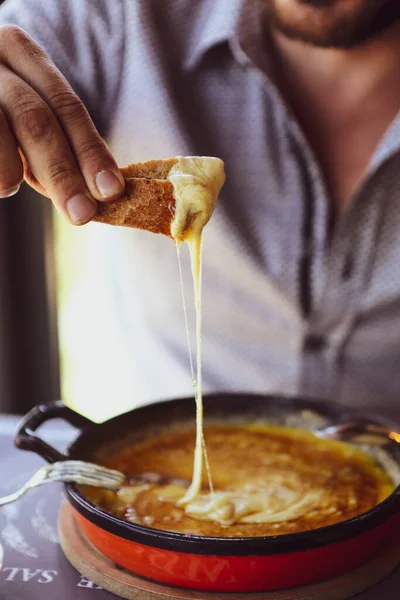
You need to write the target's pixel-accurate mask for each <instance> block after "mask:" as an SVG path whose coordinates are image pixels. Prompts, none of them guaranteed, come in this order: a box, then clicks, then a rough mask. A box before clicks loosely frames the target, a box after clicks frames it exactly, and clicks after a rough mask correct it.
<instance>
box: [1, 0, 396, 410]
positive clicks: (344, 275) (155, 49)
mask: <svg viewBox="0 0 400 600" xmlns="http://www.w3.org/2000/svg"><path fill="white" fill-rule="evenodd" d="M246 4H248V6H246ZM0 22H2V23H6V22H12V23H18V24H20V25H21V26H22V27H23V28H24V29H26V30H27V31H28V32H29V33H30V34H31V35H32V36H33V37H34V38H35V39H36V40H37V41H38V42H39V43H40V44H41V45H42V46H43V47H44V48H45V50H46V51H47V52H48V53H49V54H50V56H51V57H52V58H53V60H54V61H55V62H56V64H57V65H58V67H59V68H60V69H61V70H62V71H63V72H64V73H65V74H66V76H67V77H68V79H69V80H70V82H71V83H72V85H73V86H74V88H75V89H76V91H77V92H78V94H79V95H80V96H81V97H82V99H83V100H84V101H85V103H86V104H87V106H88V108H89V110H90V112H91V114H92V116H93V118H94V120H95V122H96V124H97V125H98V127H99V128H100V131H101V132H102V133H103V135H104V136H105V137H106V139H107V141H108V143H109V146H110V147H111V149H112V151H113V153H114V155H115V157H116V160H117V161H118V163H119V164H121V165H124V164H127V163H129V162H134V161H139V160H146V159H150V158H157V157H160V158H161V157H169V156H174V155H178V154H180V155H191V154H197V155H199V154H204V155H215V156H219V157H221V158H222V159H223V160H224V161H225V164H226V171H227V182H226V185H225V187H224V189H223V192H222V194H221V198H220V201H219V204H218V207H217V209H216V211H215V214H214V217H213V218H212V220H211V222H210V224H209V225H208V226H207V230H206V233H205V243H204V287H203V295H204V384H205V389H206V390H251V391H264V392H283V393H285V394H305V395H308V396H313V397H317V398H323V399H331V400H335V401H337V402H340V403H344V404H346V405H348V406H358V407H366V408H367V409H378V410H380V411H383V412H386V413H394V412H395V411H397V410H399V409H400V407H399V409H398V405H399V399H398V393H399V389H400V352H399V350H400V272H399V267H398V263H399V259H400V234H399V231H398V229H399V224H400V157H399V153H398V150H399V143H400V118H397V119H396V120H395V121H394V122H393V123H392V125H391V126H390V128H389V129H388V130H387V132H386V133H385V135H384V136H383V139H382V140H381V142H380V144H379V146H378V147H377V149H376V151H375V153H374V155H373V157H372V159H371V162H370V165H369V167H368V172H367V173H366V176H365V179H364V182H363V184H362V185H361V186H360V188H359V189H358V191H357V192H356V193H355V194H354V197H353V198H352V200H351V203H350V206H349V207H348V209H347V210H346V212H345V213H344V214H343V215H342V216H341V217H340V218H339V220H338V222H337V224H336V226H335V229H334V232H333V234H332V235H331V234H330V231H329V212H330V204H331V202H330V198H329V192H328V190H327V189H326V186H325V183H324V179H323V176H322V174H321V170H320V167H319V165H318V162H317V161H316V160H315V157H314V156H313V153H312V150H311V149H310V146H309V144H308V142H307V140H306V139H305V137H304V135H303V133H302V131H301V128H300V127H299V125H298V123H297V122H296V120H295V118H294V117H293V115H292V114H291V112H290V110H289V108H288V107H287V105H286V104H285V102H284V100H283V99H282V97H281V95H280V93H279V91H278V90H277V88H276V86H275V85H274V83H273V81H272V80H271V79H270V78H269V76H268V63H269V60H270V56H269V54H268V50H267V47H266V46H265V44H264V43H263V42H262V34H261V20H260V16H259V7H258V3H257V2H255V1H254V0H253V1H252V2H248V3H243V2H240V1H239V0H201V1H200V0H198V1H196V2H193V0H164V1H163V2H160V1H159V0H111V1H110V0H59V1H54V0H6V2H5V5H4V6H3V7H2V8H1V9H0ZM89 229H90V233H89V234H88V235H89V237H90V244H91V248H92V250H93V253H92V254H91V255H90V256H91V261H92V262H91V265H92V270H91V273H92V276H91V279H90V281H88V282H86V285H88V286H91V289H92V291H93V289H95V290H96V298H97V299H98V302H96V306H93V305H92V306H91V307H90V308H89V307H85V306H84V302H82V315H83V318H82V327H87V328H90V327H91V326H92V327H93V335H94V336H97V337H96V339H97V342H96V345H97V346H98V348H102V349H101V350H99V352H98V355H99V356H97V355H96V357H95V358H94V357H93V356H92V357H90V356H87V357H86V360H87V363H86V368H89V369H90V368H91V367H90V364H91V361H95V362H96V361H100V362H96V368H94V367H93V372H96V374H97V377H98V378H99V381H100V382H103V383H104V386H105V387H106V388H107V385H109V387H110V390H109V391H110V394H113V395H114V396H115V395H116V394H120V395H121V396H122V402H123V403H125V405H126V408H129V406H130V405H132V404H134V403H139V402H148V401H152V400H155V399H158V398H164V397H171V396H174V395H186V394H190V391H191V381H190V375H189V369H188V358H187V349H186V340H185V334H184V326H183V317H182V304H181V299H180V288H179V282H178V277H177V275H178V269H177V261H176V252H175V248H174V246H173V244H171V241H170V240H168V239H167V238H162V237H158V236H154V235H150V234H148V233H146V232H140V231H134V230H129V229H123V228H121V229H120V228H111V227H106V226H102V225H90V226H89ZM184 271H185V278H186V280H187V282H188V283H187V285H186V288H187V293H188V304H190V299H191V294H190V285H189V282H190V279H189V277H190V275H189V270H188V265H187V261H186V260H185V265H184ZM93 286H94V287H93ZM96 286H97V287H96ZM82 297H84V294H83V296H82ZM85 311H86V312H85ZM93 314H94V315H95V316H96V318H94V317H93ZM99 316H102V317H103V318H102V323H103V327H104V328H105V329H102V328H101V327H99V326H98V325H97V327H96V326H95V324H96V323H97V324H98V323H99V321H98V317H99ZM91 318H92V321H91ZM90 323H93V325H90ZM192 329H193V328H192ZM106 330H107V331H108V330H109V331H110V332H112V333H111V334H110V335H111V336H112V340H113V341H112V344H113V345H112V347H111V346H110V345H108V346H107V347H106V345H104V347H102V340H103V342H104V340H105V339H111V338H106V334H105V333H104V331H106ZM111 352H114V353H117V354H118V356H119V357H120V358H119V360H116V361H114V363H113V367H112V373H111V378H110V373H109V371H110V369H108V373H107V375H108V377H109V378H110V379H109V380H107V381H108V383H107V381H106V379H104V380H102V377H106V372H107V364H109V363H108V362H107V361H108V357H109V355H110V353H111ZM100 356H101V357H102V358H101V359H100ZM101 361H102V362H101ZM88 365H89V366H88ZM110 382H111V383H110ZM112 382H114V384H115V385H114V386H113V385H112ZM104 386H103V387H104ZM399 412H400V410H399Z"/></svg>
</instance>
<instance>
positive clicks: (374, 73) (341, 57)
mask: <svg viewBox="0 0 400 600" xmlns="http://www.w3.org/2000/svg"><path fill="white" fill-rule="evenodd" d="M272 35H273V39H274V42H275V46H276V49H277V52H278V56H279V58H280V62H281V63H282V66H283V67H284V69H283V77H286V76H289V79H290V80H291V83H295V82H296V83H297V84H299V85H300V87H301V88H305V89H306V90H307V89H308V90H309V91H310V92H312V91H313V90H314V91H315V93H318V94H319V95H321V96H322V97H325V99H328V98H331V99H332V101H337V99H338V96H339V97H340V101H341V102H343V101H346V99H348V101H352V102H354V103H358V102H360V100H361V99H362V97H363V96H364V95H366V94H369V93H371V92H372V91H374V90H379V89H382V85H385V86H387V85H389V86H393V84H394V80H393V78H394V77H395V78H396V79H397V78H399V75H400V23H396V24H395V25H394V26H392V27H391V28H390V29H388V30H387V31H385V32H384V33H382V34H381V35H380V36H377V37H376V38H374V39H373V40H371V41H370V42H369V43H365V44H363V45H361V46H359V47H356V48H351V49H341V48H340V49H337V48H321V47H316V46H313V45H311V44H306V43H304V42H300V41H297V40H293V39H289V38H287V37H286V36H284V35H283V34H280V33H278V32H273V33H272Z"/></svg>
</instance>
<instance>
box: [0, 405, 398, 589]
mask: <svg viewBox="0 0 400 600" xmlns="http://www.w3.org/2000/svg"><path fill="white" fill-rule="evenodd" d="M17 423H18V418H17V417H12V416H6V415H3V416H0V473H1V481H0V495H6V494H9V493H11V492H13V491H15V490H16V489H18V488H19V487H20V486H21V485H22V484H23V483H25V481H26V480H27V479H29V477H30V476H31V475H32V474H33V473H34V472H35V470H36V469H37V468H39V467H40V466H42V465H43V461H42V459H40V458H39V457H38V456H36V455H34V454H31V453H29V452H23V451H21V450H16V449H15V448H14V445H13V434H14V431H15V429H16V426H17ZM40 434H41V437H43V438H44V439H46V440H47V441H49V443H51V444H52V445H54V446H55V447H57V448H58V449H60V450H63V449H64V448H65V447H66V445H67V444H68V443H69V442H70V441H72V440H73V439H74V436H75V435H76V431H75V430H73V429H72V428H70V427H69V426H68V425H66V424H64V423H63V424H58V423H57V422H55V421H53V422H51V423H47V424H46V425H44V426H43V427H42V429H41V432H40ZM62 497H63V490H62V486H61V485H59V484H49V485H45V486H42V487H39V488H37V489H36V490H32V491H31V492H29V493H28V494H27V495H26V496H24V497H23V498H21V499H20V500H18V501H17V502H16V503H14V504H9V505H8V506H4V507H0V544H1V545H2V546H3V549H4V566H3V569H2V571H1V572H0V600H10V599H13V600H35V599H39V598H40V599H41V600H47V599H49V600H53V598H58V599H59V600H71V599H72V598H73V599H74V600H112V599H113V598H115V596H113V595H112V594H110V593H109V592H106V591H105V590H102V589H101V588H99V587H97V586H95V585H94V584H93V583H92V582H91V581H88V580H87V579H86V578H84V577H82V576H81V575H80V574H79V573H77V571H75V569H73V568H72V567H71V566H70V564H69V563H68V562H67V560H66V559H65V558H64V555H63V554H62V551H61V549H60V547H59V544H58V536H57V515H58V510H59V506H60V503H61V501H62ZM399 597H400V568H399V569H398V570H397V571H396V572H395V573H393V574H392V575H391V576H390V577H388V578H387V579H386V580H385V581H383V582H382V583H380V584H379V585H377V586H375V587H374V588H371V589H370V590H368V591H367V592H364V593H363V594H360V595H358V596H357V600H386V599H387V600H396V599H397V598H399Z"/></svg>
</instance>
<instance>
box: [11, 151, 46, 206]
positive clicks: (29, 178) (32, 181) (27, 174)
mask: <svg viewBox="0 0 400 600" xmlns="http://www.w3.org/2000/svg"><path fill="white" fill-rule="evenodd" d="M18 154H19V155H20V158H21V161H22V166H23V169H24V179H25V181H26V182H27V183H28V184H29V185H30V186H31V188H33V189H34V190H36V191H37V192H39V194H41V195H42V196H46V197H47V198H50V196H49V194H48V193H47V190H45V189H44V187H43V186H42V185H41V184H40V183H39V182H38V180H37V179H36V177H35V176H34V174H33V173H32V171H31V169H30V166H29V165H28V161H27V160H26V157H25V156H24V153H23V152H22V148H21V147H20V146H19V147H18ZM50 200H51V198H50Z"/></svg>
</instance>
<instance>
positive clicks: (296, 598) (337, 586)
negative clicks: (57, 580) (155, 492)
mask: <svg viewBox="0 0 400 600" xmlns="http://www.w3.org/2000/svg"><path fill="white" fill-rule="evenodd" d="M58 531H59V536H60V544H61V548H62V549H63V552H64V554H65V556H66V558H67V559H68V561H69V562H70V563H71V565H72V566H73V567H75V569H77V570H78V571H79V573H81V575H83V576H84V577H87V578H88V579H89V580H91V581H93V583H95V584H96V585H99V586H101V587H102V588H103V589H105V590H107V591H109V592H112V593H113V594H116V595H117V596H120V597H121V598H125V599H126V600H162V599H164V600H171V599H173V600H345V599H347V598H350V597H351V596H354V595H355V594H358V593H360V592H362V591H364V590H366V589H368V588H370V587H372V586H373V585H375V584H376V583H378V582H379V581H381V580H382V579H384V578H385V577H386V576H388V575H389V574H390V573H391V572H392V571H394V569H395V568H396V567H397V566H398V565H399V564H400V536H396V538H397V539H396V540H393V541H392V542H391V543H390V544H388V546H387V547H386V548H384V549H383V550H382V552H381V553H380V554H379V555H378V556H376V557H374V558H373V559H371V560H369V561H368V562H367V563H365V564H364V565H362V566H361V567H358V568H357V569H354V570H353V571H351V572H349V573H346V574H344V575H340V576H339V577H335V578H333V579H329V580H327V581H323V582H321V583H316V584H314V585H308V586H303V587H301V588H296V589H291V590H283V591H278V592H259V593H251V594H245V593H238V594H230V593H210V592H208V593H207V592H202V591H198V592H197V591H193V590H185V589H182V588H174V587H169V586H166V585H161V584H157V583H153V582H152V581H148V580H147V579H142V578H141V577H138V576H137V575H133V574H132V573H130V572H129V571H126V570H124V569H121V568H119V567H116V565H115V564H114V563H112V562H111V561H110V560H108V559H107V558H106V557H105V556H103V555H102V554H100V553H99V552H98V551H97V550H96V549H95V548H94V547H93V546H92V545H91V544H90V542H89V541H88V540H87V539H86V538H85V537H84V535H83V534H82V533H81V531H80V530H79V527H78V525H77V523H76V521H75V518H74V515H73V511H72V509H71V507H70V506H69V504H64V505H63V506H62V507H61V511H60V517H59V522H58Z"/></svg>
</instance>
